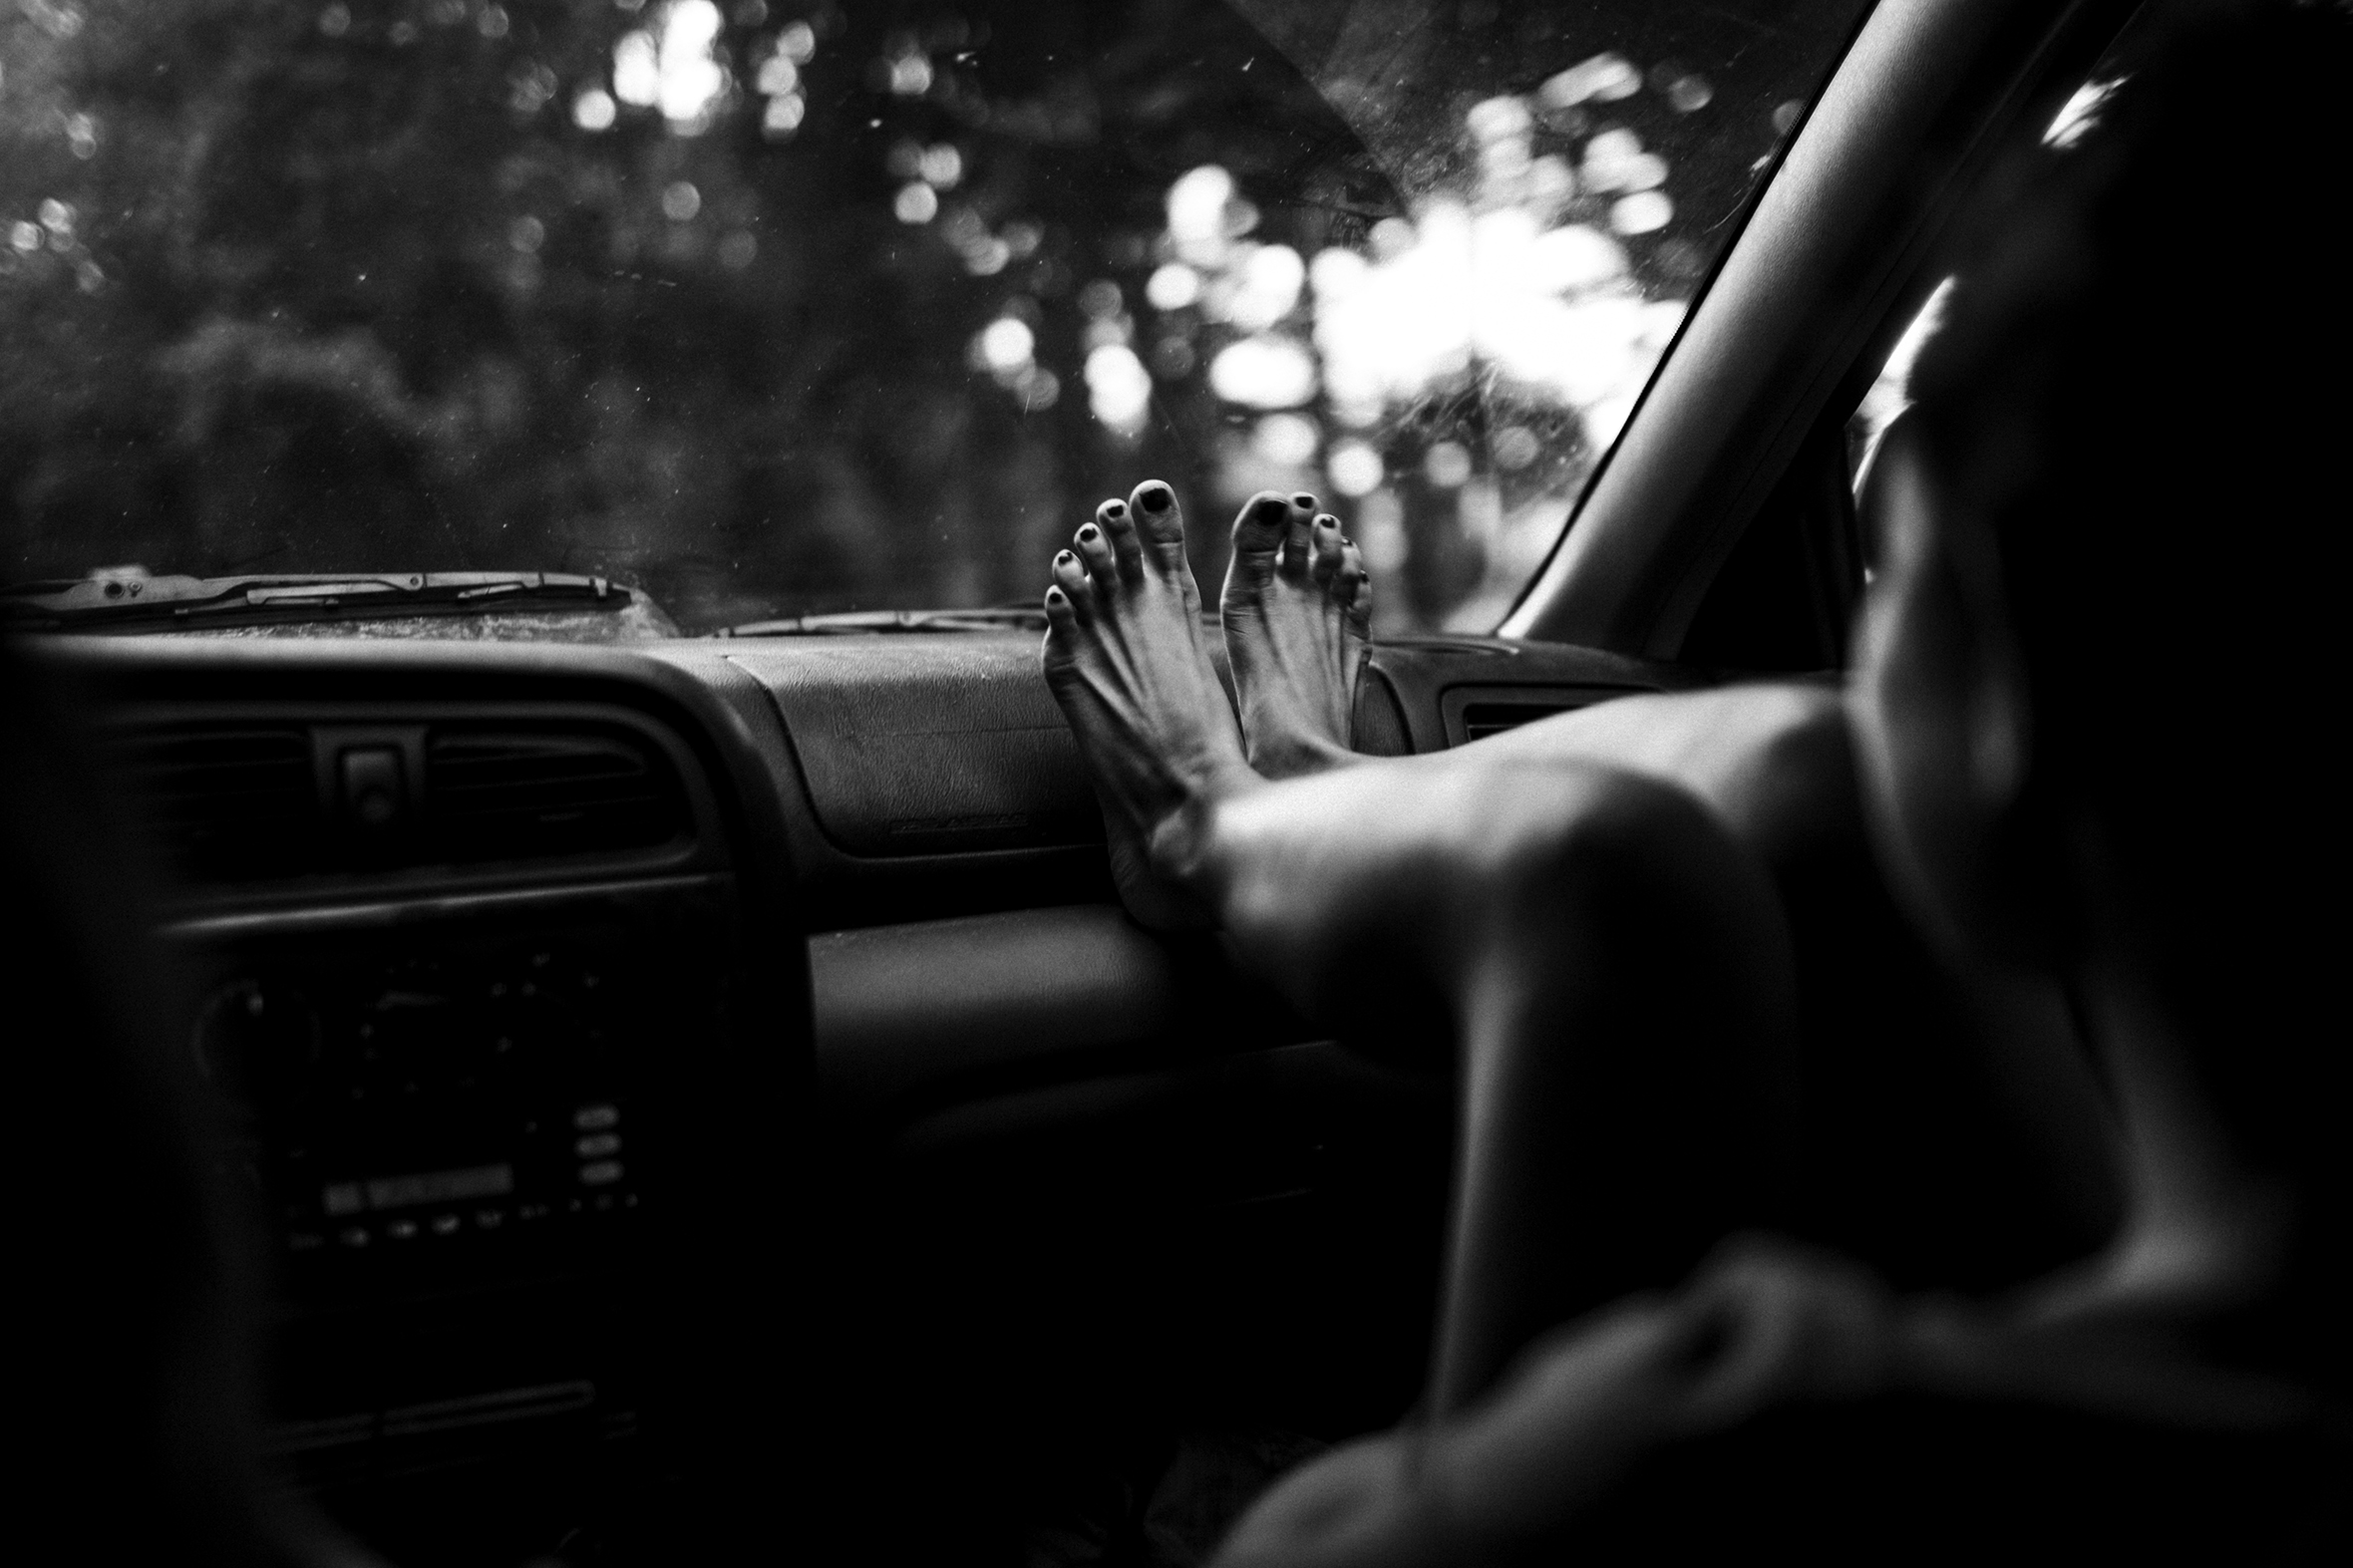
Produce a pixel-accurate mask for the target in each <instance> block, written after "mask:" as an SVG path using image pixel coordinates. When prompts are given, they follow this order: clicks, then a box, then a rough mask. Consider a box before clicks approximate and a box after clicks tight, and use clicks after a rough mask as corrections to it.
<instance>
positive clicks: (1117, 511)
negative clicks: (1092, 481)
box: [1103, 500, 1128, 517]
mask: <svg viewBox="0 0 2353 1568" xmlns="http://www.w3.org/2000/svg"><path fill="white" fill-rule="evenodd" d="M1127 509H1128V503H1127V502H1126V501H1123V500H1107V501H1105V502H1104V503H1103V514H1104V515H1105V516H1106V517H1117V516H1119V515H1121V514H1122V513H1123V512H1125V511H1126V510H1127Z"/></svg>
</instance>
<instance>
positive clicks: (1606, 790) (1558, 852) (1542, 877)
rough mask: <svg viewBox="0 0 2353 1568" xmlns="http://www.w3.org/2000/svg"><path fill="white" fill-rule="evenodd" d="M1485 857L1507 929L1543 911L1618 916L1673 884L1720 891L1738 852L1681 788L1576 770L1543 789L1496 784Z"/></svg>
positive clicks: (1733, 875)
mask: <svg viewBox="0 0 2353 1568" xmlns="http://www.w3.org/2000/svg"><path fill="white" fill-rule="evenodd" d="M1500 793H1501V797H1500V798H1498V799H1497V800H1496V801H1495V802H1494V807H1495V808H1494V810H1493V812H1492V814H1491V815H1490V816H1489V818H1488V820H1489V821H1491V822H1493V823H1498V824H1501V825H1502V828H1503V830H1502V831H1500V832H1495V833H1493V834H1492V841H1491V845H1490V848H1489V852H1488V854H1487V856H1485V857H1484V858H1486V859H1487V861H1488V867H1489V876H1488V880H1489V881H1490V883H1491V889H1490V891H1491V894H1492V896H1493V897H1494V898H1495V900H1496V904H1497V907H1498V908H1499V910H1500V911H1502V912H1506V913H1508V914H1509V915H1510V916H1511V917H1512V918H1513V922H1514V928H1515V929H1525V922H1526V921H1527V920H1528V919H1530V918H1531V917H1537V916H1541V915H1545V914H1551V915H1563V914H1565V915H1569V916H1572V917H1575V916H1584V917H1596V918H1622V917H1624V916H1625V915H1627V914H1630V913H1631V912H1632V911H1633V910H1634V909H1635V908H1636V907H1640V906H1648V905H1653V904H1655V903H1657V902H1658V900H1659V899H1660V897H1661V896H1662V895H1664V894H1667V893H1669V892H1670V891H1671V890H1672V889H1676V888H1691V889H1711V888H1721V887H1723V886H1724V885H1726V883H1727V881H1728V880H1737V879H1738V877H1737V870H1736V868H1738V867H1739V866H1740V863H1741V862H1742V861H1743V859H1744V858H1745V857H1744V856H1743V855H1742V853H1741V851H1740V849H1739V847H1738V846H1737V845H1736V844H1734V843H1733V841H1732V839H1731V837H1730V836H1729V835H1728V834H1727V833H1726V832H1725V830H1724V828H1723V826H1722V825H1721V824H1720V823H1719V822H1718V821H1717V820H1716V819H1715V818H1714V817H1713V816H1712V815H1711V814H1710V813H1709V812H1708V810H1707V809H1706V807H1704V806H1703V805H1701V804H1700V802H1699V801H1698V800H1697V799H1696V798H1694V797H1693V796H1692V795H1691V794H1690V793H1688V792H1687V791H1685V790H1683V789H1681V788H1678V787H1676V786H1675V785H1673V784H1665V783H1662V782H1660V781H1658V780H1655V779H1650V778H1646V777H1644V776H1642V775H1639V774H1634V773H1629V772H1625V771H1623V770H1619V769H1610V768H1598V767H1582V768H1579V769H1577V770H1576V771H1575V772H1574V773H1573V774H1571V775H1569V776H1568V777H1565V778H1562V779H1560V780H1558V781H1557V782H1556V784H1555V786H1554V787H1552V788H1549V789H1546V788H1541V787H1537V786H1534V785H1533V784H1532V782H1531V784H1527V785H1523V786H1522V787H1519V788H1515V789H1510V790H1506V791H1502V792H1500Z"/></svg>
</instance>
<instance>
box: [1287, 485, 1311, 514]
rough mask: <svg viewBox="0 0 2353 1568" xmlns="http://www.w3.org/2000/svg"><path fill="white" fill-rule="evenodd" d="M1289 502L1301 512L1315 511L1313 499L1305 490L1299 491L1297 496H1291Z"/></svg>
mask: <svg viewBox="0 0 2353 1568" xmlns="http://www.w3.org/2000/svg"><path fill="white" fill-rule="evenodd" d="M1291 502H1292V504H1293V505H1295V506H1297V507H1298V508H1299V509H1300V510H1301V511H1313V510H1315V497H1314V496H1312V495H1310V494H1308V493H1307V492H1306V491H1305V490H1301V491H1300V492H1299V493H1298V494H1296V495H1294V496H1292V497H1291Z"/></svg>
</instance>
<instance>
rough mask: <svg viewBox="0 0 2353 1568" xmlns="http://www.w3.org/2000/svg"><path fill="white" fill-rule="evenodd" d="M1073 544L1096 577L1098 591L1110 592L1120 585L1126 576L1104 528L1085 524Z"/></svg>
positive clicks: (1092, 574)
mask: <svg viewBox="0 0 2353 1568" xmlns="http://www.w3.org/2000/svg"><path fill="white" fill-rule="evenodd" d="M1071 542H1072V544H1073V545H1075V546H1076V547H1077V549H1078V553H1079V559H1081V560H1083V561H1085V562H1086V563H1087V571H1088V573H1089V574H1090V575H1091V576H1093V577H1094V579H1095V586H1096V588H1097V590H1098V591H1102V592H1109V591H1110V590H1111V589H1113V588H1115V587H1117V586H1118V585H1119V581H1120V578H1121V577H1122V576H1123V575H1126V574H1124V573H1122V572H1121V570H1120V562H1119V558H1118V556H1117V554H1116V553H1115V551H1114V548H1113V545H1112V541H1111V537H1110V535H1109V534H1108V533H1107V532H1106V531H1105V530H1104V529H1103V528H1101V527H1099V526H1097V525H1096V524H1094V523H1092V522H1090V523H1086V524H1083V525H1082V526H1081V527H1080V529H1079V532H1078V537H1076V538H1075V539H1073V540H1072V541H1071Z"/></svg>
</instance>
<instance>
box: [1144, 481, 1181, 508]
mask: <svg viewBox="0 0 2353 1568" xmlns="http://www.w3.org/2000/svg"><path fill="white" fill-rule="evenodd" d="M1176 498H1177V497H1176V494H1175V492H1174V491H1172V490H1171V489H1170V488H1169V486H1167V485H1166V484H1162V483H1159V482H1157V481H1156V482H1154V483H1151V484H1147V485H1146V486H1144V489H1143V491H1142V493H1140V494H1139V495H1137V497H1136V499H1137V501H1138V502H1139V503H1140V504H1142V506H1143V507H1144V509H1145V510H1146V511H1167V510H1168V509H1169V505H1170V503H1171V502H1172V501H1174V500H1175V499H1176Z"/></svg>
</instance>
